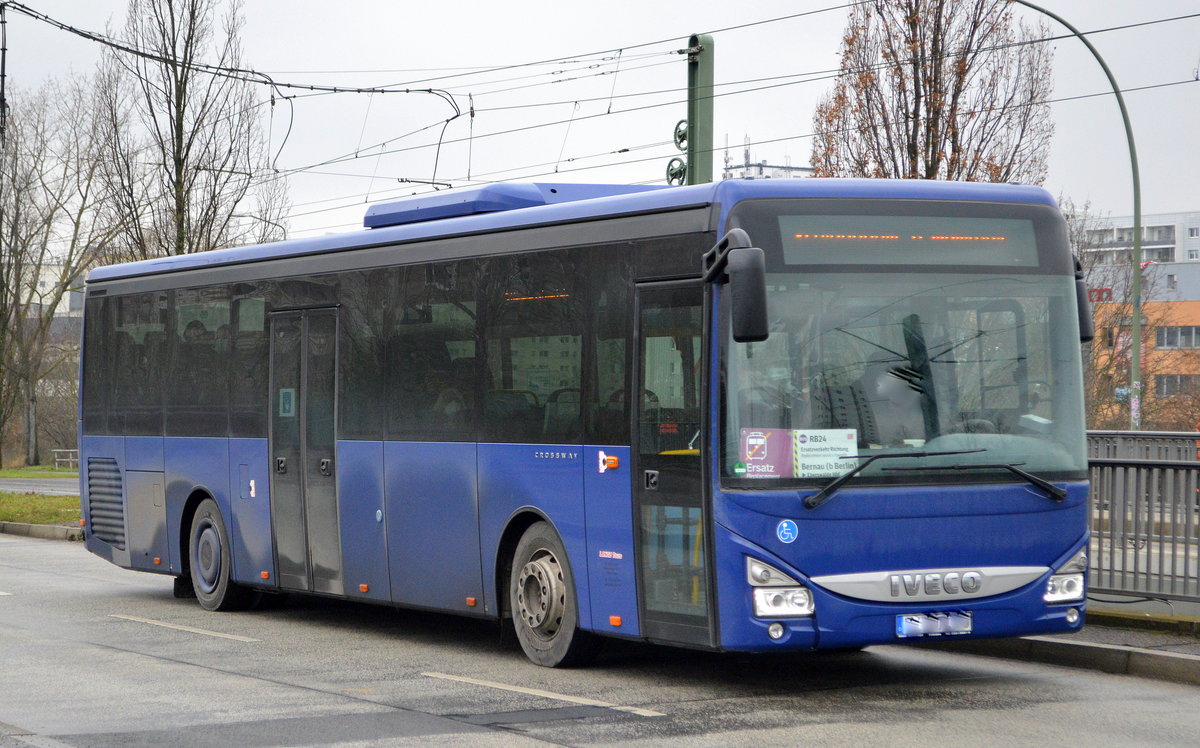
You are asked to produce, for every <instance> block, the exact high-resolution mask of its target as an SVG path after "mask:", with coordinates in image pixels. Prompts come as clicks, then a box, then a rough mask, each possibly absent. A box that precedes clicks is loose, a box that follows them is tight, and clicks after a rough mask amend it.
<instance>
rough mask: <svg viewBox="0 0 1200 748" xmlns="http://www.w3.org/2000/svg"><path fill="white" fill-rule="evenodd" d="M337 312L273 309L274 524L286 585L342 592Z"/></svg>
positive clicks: (278, 569)
mask: <svg viewBox="0 0 1200 748" xmlns="http://www.w3.org/2000/svg"><path fill="white" fill-rule="evenodd" d="M336 380H337V310H335V309H310V310H304V311H296V312H281V313H277V314H272V315H271V448H270V454H271V463H272V464H271V466H270V468H271V471H272V472H271V476H272V479H271V526H272V530H273V532H274V536H275V561H276V565H275V568H276V574H277V575H278V581H279V586H280V588H282V589H288V590H302V591H312V592H324V593H328V594H335V595H340V594H342V586H343V585H342V549H341V538H340V535H339V529H338V509H337V491H336V486H337V474H336V464H335V461H334V447H335V441H334V439H335V435H334V415H335V413H336V410H335V408H334V404H335V399H334V398H335V393H336V392H337V388H336V386H335V385H336Z"/></svg>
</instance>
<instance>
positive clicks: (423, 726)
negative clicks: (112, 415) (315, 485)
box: [0, 535, 1200, 747]
mask: <svg viewBox="0 0 1200 748" xmlns="http://www.w3.org/2000/svg"><path fill="white" fill-rule="evenodd" d="M1198 703H1200V689H1197V688H1194V687H1190V686H1180V685H1173V684H1168V683H1160V682H1155V681H1150V680H1142V679H1138V678H1133V677H1129V676H1113V675H1105V674H1101V673H1095V672H1090V671H1083V670H1074V669H1068V668H1060V667H1054V666H1049V665H1039V664H1034V663H1026V662H1010V661H1004V660H997V659H992V658H986V657H976V656H972V655H967V654H960V653H956V652H947V651H937V650H928V649H913V648H904V647H873V648H870V649H868V650H866V651H864V652H860V653H854V654H838V655H818V656H807V657H787V658H781V657H747V656H729V655H714V654H708V653H697V652H688V651H684V650H674V649H666V648H657V647H649V646H643V645H634V644H628V643H620V644H618V645H616V646H613V647H610V648H609V649H608V651H607V652H606V653H605V654H604V655H602V656H601V658H600V660H599V661H598V662H597V663H596V664H595V665H593V666H592V667H590V668H587V669H582V670H548V669H544V668H539V667H536V666H534V665H532V664H530V663H529V662H527V661H526V660H525V658H524V656H523V655H522V654H521V653H520V651H519V650H518V648H517V647H516V645H515V644H513V643H511V642H504V641H501V640H500V638H499V636H498V634H497V630H496V627H495V626H493V625H492V624H489V623H486V622H480V621H471V620H467V619H460V618H453V617H448V616H441V615H435V614H429V613H414V612H408V611H395V610H392V609H389V608H383V607H370V606H364V605H357V604H349V603H341V602H333V601H321V600H314V599H297V600H290V601H288V602H287V603H285V604H284V605H282V606H280V607H278V608H276V609H273V610H266V611H257V612H250V613H206V612H204V611H203V610H201V609H200V608H199V606H197V605H196V603H195V602H194V601H191V600H176V599H174V598H172V596H171V584H170V580H169V579H168V578H166V577H158V576H153V575H147V574H139V573H135V572H128V571H124V570H121V569H118V568H116V567H114V566H111V565H109V564H108V563H107V562H104V561H102V560H100V559H98V558H95V557H93V556H91V555H90V554H88V553H87V552H86V551H84V549H83V548H82V547H81V545H80V544H78V543H65V542H56V541H39V540H31V539H26V538H19V537H15V536H6V535H0V746H5V747H7V746H24V745H39V746H53V745H72V746H83V745H86V746H118V745H120V746H137V745H222V746H225V745H247V746H276V745H323V744H333V743H340V744H345V745H355V746H360V745H362V746H365V745H392V744H414V743H415V744H422V745H454V746H473V745H505V746H507V745H544V744H552V745H594V744H621V745H628V744H638V743H642V744H648V745H661V744H674V745H689V746H734V745H747V746H756V747H760V746H764V745H801V744H820V745H864V744H877V745H900V744H914V745H915V744H920V745H963V744H986V745H989V746H1002V745H1023V746H1024V745H1054V744H1058V745H1075V744H1079V743H1080V742H1083V743H1085V744H1113V745H1122V746H1126V745H1154V746H1164V745H1181V746H1182V745H1187V746H1192V745H1195V743H1196V736H1197V735H1200V710H1197V709H1196V704H1198Z"/></svg>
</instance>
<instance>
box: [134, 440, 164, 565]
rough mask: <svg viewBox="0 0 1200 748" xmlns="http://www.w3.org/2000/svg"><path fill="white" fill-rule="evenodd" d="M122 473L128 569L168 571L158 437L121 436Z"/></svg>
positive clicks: (161, 447) (161, 451) (161, 441)
mask: <svg viewBox="0 0 1200 748" xmlns="http://www.w3.org/2000/svg"><path fill="white" fill-rule="evenodd" d="M123 475H124V490H125V517H126V524H125V536H126V541H127V542H128V546H127V550H128V551H129V565H130V568H133V569H138V570H140V571H157V572H160V573H166V572H168V571H170V568H169V565H170V552H169V551H170V545H169V541H168V538H167V535H168V533H167V512H166V506H165V504H164V501H163V496H164V491H165V488H166V486H165V481H164V476H163V439H162V437H161V436H127V437H125V465H124V471H123ZM156 559H157V561H158V563H155V560H156Z"/></svg>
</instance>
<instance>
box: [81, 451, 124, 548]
mask: <svg viewBox="0 0 1200 748" xmlns="http://www.w3.org/2000/svg"><path fill="white" fill-rule="evenodd" d="M123 496H124V491H123V490H122V485H121V470H120V469H119V468H118V467H117V461H116V460H114V459H112V458H109V457H89V458H88V514H89V516H90V517H91V526H92V534H93V535H95V536H96V537H98V538H100V539H101V540H103V541H104V542H105V543H108V544H109V545H112V546H115V547H117V548H120V549H121V550H125V502H124V499H123Z"/></svg>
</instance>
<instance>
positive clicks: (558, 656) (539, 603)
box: [509, 522, 597, 667]
mask: <svg viewBox="0 0 1200 748" xmlns="http://www.w3.org/2000/svg"><path fill="white" fill-rule="evenodd" d="M509 604H510V606H511V610H512V617H513V627H514V628H515V629H516V633H517V640H518V641H520V642H521V649H522V650H524V651H525V655H526V656H527V657H528V658H529V659H530V660H532V661H533V662H534V663H536V664H538V665H542V666H543V667H569V666H571V665H579V664H582V663H584V662H586V661H587V660H589V659H591V657H592V656H594V655H595V652H596V647H597V641H596V638H595V637H594V636H592V635H591V634H589V633H587V632H586V631H581V630H580V629H579V610H578V607H577V605H576V600H575V580H574V577H573V576H572V575H571V567H570V565H569V564H568V563H567V553H566V550H565V549H564V548H563V545H562V541H561V540H559V538H558V534H557V533H556V532H554V528H553V527H551V526H550V524H549V523H548V522H537V523H535V524H533V525H531V526H530V527H529V529H528V530H526V531H525V534H524V535H522V536H521V541H520V542H519V543H518V544H517V551H516V553H515V554H514V555H513V565H512V576H511V578H510V582H509Z"/></svg>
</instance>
